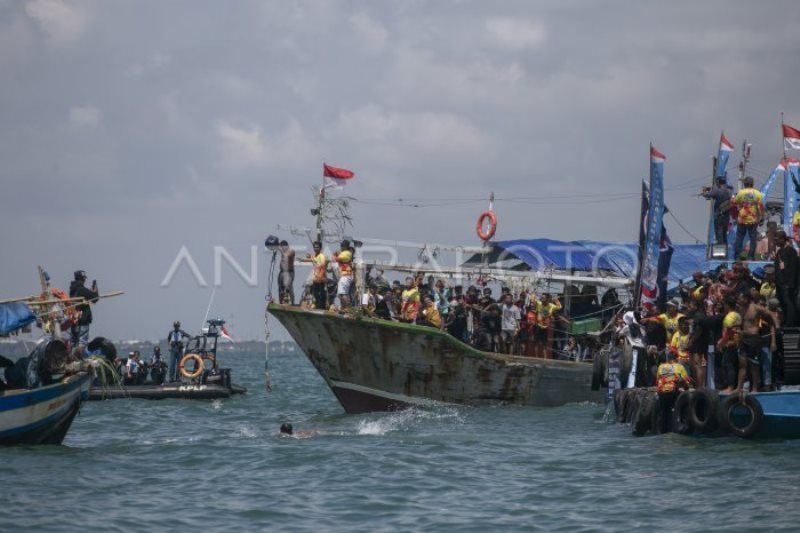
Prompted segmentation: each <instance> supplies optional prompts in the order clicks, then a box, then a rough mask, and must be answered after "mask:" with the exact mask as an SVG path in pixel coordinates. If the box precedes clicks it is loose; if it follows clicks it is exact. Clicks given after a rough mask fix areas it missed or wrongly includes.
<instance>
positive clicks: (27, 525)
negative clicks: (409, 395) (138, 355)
mask: <svg viewBox="0 0 800 533" xmlns="http://www.w3.org/2000/svg"><path fill="white" fill-rule="evenodd" d="M224 363H225V364H226V365H227V366H230V367H231V368H232V369H233V376H234V381H235V382H238V383H241V384H243V385H245V386H247V387H248V389H249V392H248V393H247V394H246V395H242V396H237V397H233V398H230V399H226V400H216V401H189V400H161V401H149V400H130V399H125V400H112V401H104V402H92V403H87V404H86V405H85V406H84V407H83V409H82V410H81V412H80V414H79V415H78V417H77V418H76V420H75V422H74V424H73V426H72V428H71V430H70V432H69V435H68V436H67V439H66V441H65V443H64V445H63V446H43V447H12V448H3V449H0V481H1V482H2V486H3V489H2V496H0V499H1V501H2V505H0V530H1V531H22V530H31V529H33V530H47V531H61V530H63V531H83V530H85V529H87V528H88V529H96V530H107V531H166V530H178V531H187V530H195V531H225V530H230V531H252V530H266V529H270V530H284V529H297V530H320V531H354V530H358V531H374V530H387V531H388V530H391V531H405V530H447V531H456V530H457V531H488V530H493V529H501V530H529V529H543V530H548V531H558V530H563V531H581V530H585V531H602V530H607V531H614V530H630V529H633V528H639V527H644V528H659V529H674V530H711V529H722V528H725V529H735V530H737V529H739V530H744V529H752V528H769V529H776V530H777V529H786V530H790V529H791V530H796V529H797V527H798V525H797V524H798V522H800V497H799V496H800V494H799V492H800V491H799V490H798V477H800V441H772V442H754V441H746V440H739V439H736V438H719V439H699V438H690V437H684V436H678V435H664V436H654V437H644V438H634V437H632V436H631V435H630V429H629V427H628V426H623V425H616V424H608V423H606V422H604V421H603V408H602V407H601V406H598V405H591V404H579V405H568V406H564V407H560V408H554V409H542V408H527V407H515V406H505V407H486V408H469V407H443V408H437V409H433V410H422V409H420V410H418V409H413V410H409V411H404V412H399V413H375V414H367V415H346V414H344V413H343V411H342V409H341V407H340V406H339V404H338V403H337V402H336V399H335V398H334V397H333V395H332V394H331V393H330V392H329V391H328V389H327V388H326V387H325V385H324V383H323V381H322V379H321V378H320V377H319V376H318V375H317V374H316V372H315V370H314V369H313V367H312V366H311V365H310V364H309V363H308V362H307V361H306V360H305V359H304V358H303V357H302V356H299V355H298V356H283V357H273V358H272V360H271V364H270V366H271V377H272V384H273V390H272V392H269V393H267V392H265V390H264V373H263V367H264V364H263V363H264V361H263V354H261V355H259V354H252V355H245V354H241V355H236V356H228V357H225V358H224ZM286 421H289V422H291V423H292V424H293V425H294V427H295V429H296V430H298V431H302V432H303V434H302V435H301V436H300V437H298V438H287V437H281V436H280V435H279V427H280V425H281V423H283V422H286Z"/></svg>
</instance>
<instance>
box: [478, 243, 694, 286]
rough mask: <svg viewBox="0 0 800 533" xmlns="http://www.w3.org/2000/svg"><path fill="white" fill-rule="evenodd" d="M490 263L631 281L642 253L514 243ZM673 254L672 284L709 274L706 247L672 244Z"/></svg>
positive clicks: (623, 246) (500, 246) (500, 247)
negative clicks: (600, 273) (511, 261)
mask: <svg viewBox="0 0 800 533" xmlns="http://www.w3.org/2000/svg"><path fill="white" fill-rule="evenodd" d="M492 245H493V249H492V251H491V253H490V254H489V257H488V261H489V263H490V264H491V263H497V262H498V261H501V262H502V261H503V260H504V259H506V260H508V259H515V258H516V259H518V260H519V261H521V262H522V263H524V264H525V265H526V266H527V267H528V268H530V269H533V270H544V269H556V270H569V269H572V270H575V271H576V272H591V271H594V270H601V271H604V272H605V273H609V274H612V275H617V276H621V277H625V278H629V279H633V278H634V277H635V276H636V271H635V266H636V259H637V256H638V253H639V245H638V244H637V243H624V242H623V243H620V242H607V241H558V240H553V239H515V240H509V241H498V242H495V243H492ZM673 248H674V250H675V251H674V253H673V255H672V263H671V265H670V269H669V279H670V281H672V282H677V281H679V280H687V279H689V278H691V276H692V274H693V273H694V272H695V271H697V270H707V269H708V264H707V263H708V261H707V260H706V246H705V245H704V244H673ZM481 261H482V256H481V255H480V254H476V255H474V256H472V257H471V258H470V259H469V260H468V261H467V263H466V264H467V265H470V264H472V265H475V264H479V263H481Z"/></svg>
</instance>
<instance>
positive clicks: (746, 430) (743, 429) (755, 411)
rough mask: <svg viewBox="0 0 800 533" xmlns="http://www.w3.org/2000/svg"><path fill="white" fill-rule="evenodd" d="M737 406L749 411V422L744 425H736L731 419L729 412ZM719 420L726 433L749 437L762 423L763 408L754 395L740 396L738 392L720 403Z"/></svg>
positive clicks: (756, 431)
mask: <svg viewBox="0 0 800 533" xmlns="http://www.w3.org/2000/svg"><path fill="white" fill-rule="evenodd" d="M737 406H738V407H744V408H746V409H747V410H748V411H750V423H748V424H747V425H745V426H737V425H735V424H734V423H733V421H732V420H731V412H732V411H733V409H734V408H735V407H737ZM719 422H720V426H721V427H722V429H723V430H724V431H725V432H726V433H730V434H731V435H735V436H737V437H742V438H745V439H746V438H750V437H752V436H754V435H755V434H756V433H758V430H759V429H761V426H762V424H763V423H764V409H762V408H761V403H760V402H759V401H758V400H757V399H756V398H755V397H754V396H751V395H749V394H747V395H745V396H744V398H742V397H741V396H740V395H738V394H731V395H730V396H728V397H727V398H725V400H723V401H722V404H721V405H720V412H719Z"/></svg>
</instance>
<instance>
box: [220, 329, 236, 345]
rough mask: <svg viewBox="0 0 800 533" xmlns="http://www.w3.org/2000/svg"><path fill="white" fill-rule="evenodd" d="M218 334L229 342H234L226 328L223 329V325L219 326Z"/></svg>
mask: <svg viewBox="0 0 800 533" xmlns="http://www.w3.org/2000/svg"><path fill="white" fill-rule="evenodd" d="M219 336H220V337H222V338H223V339H226V340H229V341H231V342H234V340H233V337H231V336H230V335H229V334H228V330H227V329H225V326H222V328H220V333H219Z"/></svg>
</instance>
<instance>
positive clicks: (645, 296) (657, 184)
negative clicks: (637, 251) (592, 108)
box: [639, 145, 666, 308]
mask: <svg viewBox="0 0 800 533" xmlns="http://www.w3.org/2000/svg"><path fill="white" fill-rule="evenodd" d="M665 160H666V157H665V156H664V154H662V153H661V152H659V151H658V150H656V149H655V148H654V147H653V146H652V145H651V146H650V205H649V206H648V210H647V231H646V234H645V245H644V252H643V253H642V259H643V260H642V264H640V265H639V268H640V269H641V299H640V304H641V305H642V307H646V308H652V307H653V306H655V305H656V304H657V302H658V300H659V294H658V293H659V290H658V289H659V276H658V266H659V264H658V263H659V256H660V253H661V236H662V231H663V228H662V226H663V224H664V161H665Z"/></svg>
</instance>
